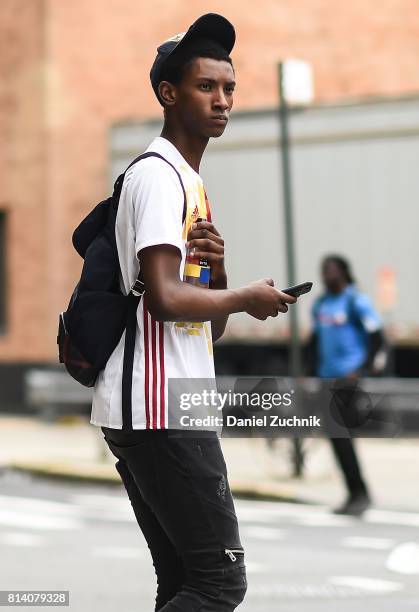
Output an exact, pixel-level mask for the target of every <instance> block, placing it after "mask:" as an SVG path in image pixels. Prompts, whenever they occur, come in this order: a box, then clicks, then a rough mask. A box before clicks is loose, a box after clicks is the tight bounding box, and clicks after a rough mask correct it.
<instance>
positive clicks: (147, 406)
mask: <svg viewBox="0 0 419 612" xmlns="http://www.w3.org/2000/svg"><path fill="white" fill-rule="evenodd" d="M143 322H144V401H145V416H146V428H147V429H149V428H150V398H149V377H150V373H149V354H148V312H147V308H146V305H145V300H144V297H143Z"/></svg>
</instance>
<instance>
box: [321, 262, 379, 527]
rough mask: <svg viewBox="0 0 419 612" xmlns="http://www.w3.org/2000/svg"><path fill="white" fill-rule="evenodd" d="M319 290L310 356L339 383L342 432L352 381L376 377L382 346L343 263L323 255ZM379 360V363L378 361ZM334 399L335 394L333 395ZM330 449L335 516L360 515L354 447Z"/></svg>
mask: <svg viewBox="0 0 419 612" xmlns="http://www.w3.org/2000/svg"><path fill="white" fill-rule="evenodd" d="M321 271H322V276H323V284H324V287H325V292H324V294H323V295H321V296H320V297H319V298H318V299H317V300H316V301H315V302H314V304H313V309H312V316H313V335H312V338H311V352H312V355H313V357H314V360H315V364H316V365H315V374H316V376H319V377H320V378H324V379H337V383H338V385H337V387H339V384H340V382H342V383H345V386H346V387H347V392H346V395H345V392H344V391H341V392H340V395H339V397H340V400H341V403H342V399H343V398H345V397H346V398H347V400H349V401H346V400H345V402H343V403H344V406H343V408H342V412H341V413H340V417H341V418H342V421H343V423H345V424H346V425H347V426H348V428H350V426H351V425H350V424H351V423H352V424H353V423H356V422H358V421H359V419H358V410H357V404H356V395H355V391H354V392H351V388H353V389H355V387H356V381H357V379H358V378H359V377H361V376H365V375H366V374H377V373H379V371H380V369H382V368H383V367H384V366H385V350H384V347H385V342H384V336H383V333H382V325H381V321H380V317H379V316H378V313H377V312H376V310H375V309H374V307H373V305H372V303H371V300H370V299H369V298H368V296H366V295H364V294H362V293H360V292H359V291H357V290H356V287H355V281H354V278H353V275H352V271H351V269H350V265H349V263H348V262H347V261H346V259H344V258H343V257H340V256H339V255H329V256H327V257H325V258H324V259H323V262H322V266H321ZM383 358H384V359H383ZM336 397H337V396H336ZM330 441H331V443H332V448H333V452H334V455H335V457H336V460H337V462H338V465H339V467H340V469H341V470H342V473H343V476H344V478H345V483H346V486H347V490H348V497H347V499H346V501H345V502H344V503H343V504H342V505H341V506H339V507H338V508H336V509H335V513H336V514H350V515H353V516H359V515H361V514H362V513H363V512H364V511H365V510H366V509H367V508H368V507H369V505H370V496H369V492H368V488H367V485H366V483H365V480H364V478H363V475H362V471H361V467H360V464H359V461H358V458H357V455H356V450H355V446H354V443H353V441H352V439H351V438H350V437H347V438H346V437H345V438H333V437H332V438H331V439H330Z"/></svg>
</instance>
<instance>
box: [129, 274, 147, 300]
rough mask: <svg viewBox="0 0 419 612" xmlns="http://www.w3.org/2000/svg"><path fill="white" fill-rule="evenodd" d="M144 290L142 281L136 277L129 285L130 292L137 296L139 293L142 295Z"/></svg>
mask: <svg viewBox="0 0 419 612" xmlns="http://www.w3.org/2000/svg"><path fill="white" fill-rule="evenodd" d="M144 291H145V286H144V283H143V281H140V280H139V279H138V278H137V280H135V281H134V282H133V283H132V285H131V293H133V294H134V295H137V296H139V295H143V293H144Z"/></svg>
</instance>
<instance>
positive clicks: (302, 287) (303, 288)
mask: <svg viewBox="0 0 419 612" xmlns="http://www.w3.org/2000/svg"><path fill="white" fill-rule="evenodd" d="M312 286H313V283H311V282H306V283H300V284H299V285H294V286H293V287H288V288H287V289H281V291H282V293H288V295H292V296H293V297H300V295H304V293H308V292H309V291H311V288H312Z"/></svg>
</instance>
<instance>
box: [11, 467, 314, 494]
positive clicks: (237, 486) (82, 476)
mask: <svg viewBox="0 0 419 612" xmlns="http://www.w3.org/2000/svg"><path fill="white" fill-rule="evenodd" d="M0 470H1V471H3V472H5V471H14V472H20V473H25V474H32V475H34V476H40V477H43V478H50V479H53V480H62V481H71V482H78V483H85V484H107V485H121V486H122V482H121V478H120V476H119V474H118V472H117V471H116V469H115V466H114V465H108V464H105V465H96V466H93V467H92V465H91V464H90V465H80V464H74V463H71V462H57V461H54V462H49V461H38V462H25V461H15V462H12V463H9V464H7V465H2V466H0ZM229 484H230V489H231V492H232V493H233V495H234V497H236V498H240V499H254V500H260V501H277V502H287V503H299V504H304V503H307V502H305V501H303V500H301V499H298V498H296V497H295V494H294V493H293V492H292V490H291V489H289V488H287V487H286V486H283V485H280V484H277V483H269V482H258V483H254V482H251V481H234V480H230V481H229Z"/></svg>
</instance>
